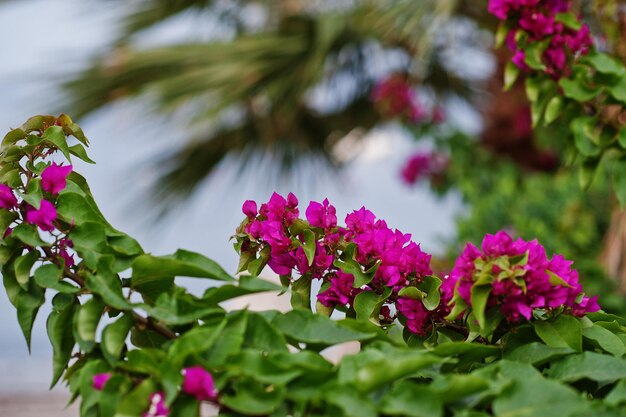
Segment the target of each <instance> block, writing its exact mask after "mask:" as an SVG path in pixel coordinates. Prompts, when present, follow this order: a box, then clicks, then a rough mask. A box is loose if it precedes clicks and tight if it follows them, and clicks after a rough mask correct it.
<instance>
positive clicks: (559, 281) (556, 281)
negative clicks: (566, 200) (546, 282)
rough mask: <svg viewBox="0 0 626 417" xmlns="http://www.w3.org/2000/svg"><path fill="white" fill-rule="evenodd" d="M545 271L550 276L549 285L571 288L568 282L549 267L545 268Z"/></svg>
mask: <svg viewBox="0 0 626 417" xmlns="http://www.w3.org/2000/svg"><path fill="white" fill-rule="evenodd" d="M546 273H547V274H548V276H549V277H550V284H551V285H554V286H562V287H565V288H572V286H571V285H570V284H568V282H567V281H565V280H564V279H563V278H561V277H560V276H558V275H557V274H555V273H554V272H552V271H550V270H549V269H546Z"/></svg>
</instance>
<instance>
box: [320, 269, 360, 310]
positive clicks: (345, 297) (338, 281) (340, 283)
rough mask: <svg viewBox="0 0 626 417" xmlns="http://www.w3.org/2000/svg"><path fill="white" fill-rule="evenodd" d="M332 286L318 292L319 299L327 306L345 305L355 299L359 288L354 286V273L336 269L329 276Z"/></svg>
mask: <svg viewBox="0 0 626 417" xmlns="http://www.w3.org/2000/svg"><path fill="white" fill-rule="evenodd" d="M328 278H329V280H330V287H329V288H328V289H327V290H325V291H322V292H320V293H319V294H317V299H318V301H319V302H320V303H322V304H323V305H325V306H326V307H336V306H345V305H348V304H350V303H352V301H353V300H354V297H355V296H356V294H358V292H359V290H357V289H355V288H353V287H352V286H353V285H354V275H352V274H346V273H345V272H343V271H336V272H334V273H333V274H332V275H329V276H328Z"/></svg>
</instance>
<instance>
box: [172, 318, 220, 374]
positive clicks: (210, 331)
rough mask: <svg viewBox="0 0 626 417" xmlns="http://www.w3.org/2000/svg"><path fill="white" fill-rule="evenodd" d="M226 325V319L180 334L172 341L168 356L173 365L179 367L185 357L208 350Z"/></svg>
mask: <svg viewBox="0 0 626 417" xmlns="http://www.w3.org/2000/svg"><path fill="white" fill-rule="evenodd" d="M225 326H226V321H225V320H224V321H221V322H219V323H218V324H217V325H211V326H209V325H205V326H202V327H197V328H195V329H192V330H190V331H188V332H186V333H185V334H184V335H182V336H180V337H179V338H178V339H176V341H174V343H172V345H171V347H170V349H169V352H168V358H169V362H171V364H172V366H173V367H180V366H182V364H183V363H184V362H185V360H186V359H187V357H189V356H191V355H195V354H198V353H203V352H205V351H207V350H209V349H210V348H211V347H212V346H213V344H214V343H215V341H216V340H217V338H218V336H220V334H221V333H222V331H223V330H224V328H225Z"/></svg>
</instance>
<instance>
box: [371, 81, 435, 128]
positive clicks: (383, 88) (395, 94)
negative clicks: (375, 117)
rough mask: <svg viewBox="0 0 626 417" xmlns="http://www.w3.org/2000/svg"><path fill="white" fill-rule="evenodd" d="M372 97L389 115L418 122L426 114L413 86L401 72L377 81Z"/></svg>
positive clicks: (386, 114) (384, 112)
mask: <svg viewBox="0 0 626 417" xmlns="http://www.w3.org/2000/svg"><path fill="white" fill-rule="evenodd" d="M371 99H372V101H374V102H375V103H376V104H378V105H379V107H380V108H381V109H382V112H383V114H384V115H385V116H387V117H398V116H404V117H406V118H407V119H409V120H410V121H411V122H418V121H420V120H422V119H424V117H425V116H426V113H425V111H424V110H423V109H422V106H421V105H420V104H419V103H418V101H417V99H416V97H415V94H414V92H413V89H412V86H411V85H410V84H409V83H408V82H407V81H406V77H405V76H404V75H401V74H394V75H392V76H390V77H387V78H385V79H383V80H382V81H379V82H378V83H376V85H375V86H374V88H373V89H372V93H371Z"/></svg>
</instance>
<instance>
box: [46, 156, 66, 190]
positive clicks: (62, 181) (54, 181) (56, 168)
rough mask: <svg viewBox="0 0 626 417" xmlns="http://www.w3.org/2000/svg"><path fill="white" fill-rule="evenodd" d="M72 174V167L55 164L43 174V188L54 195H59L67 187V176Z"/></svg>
mask: <svg viewBox="0 0 626 417" xmlns="http://www.w3.org/2000/svg"><path fill="white" fill-rule="evenodd" d="M70 172H72V166H71V165H66V166H62V165H57V164H56V162H53V163H52V165H50V166H48V167H47V168H46V169H44V170H43V172H42V173H41V188H43V190H44V191H47V192H49V193H52V194H59V192H60V191H61V190H64V189H65V187H66V186H67V176H68V175H69V174H70Z"/></svg>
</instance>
